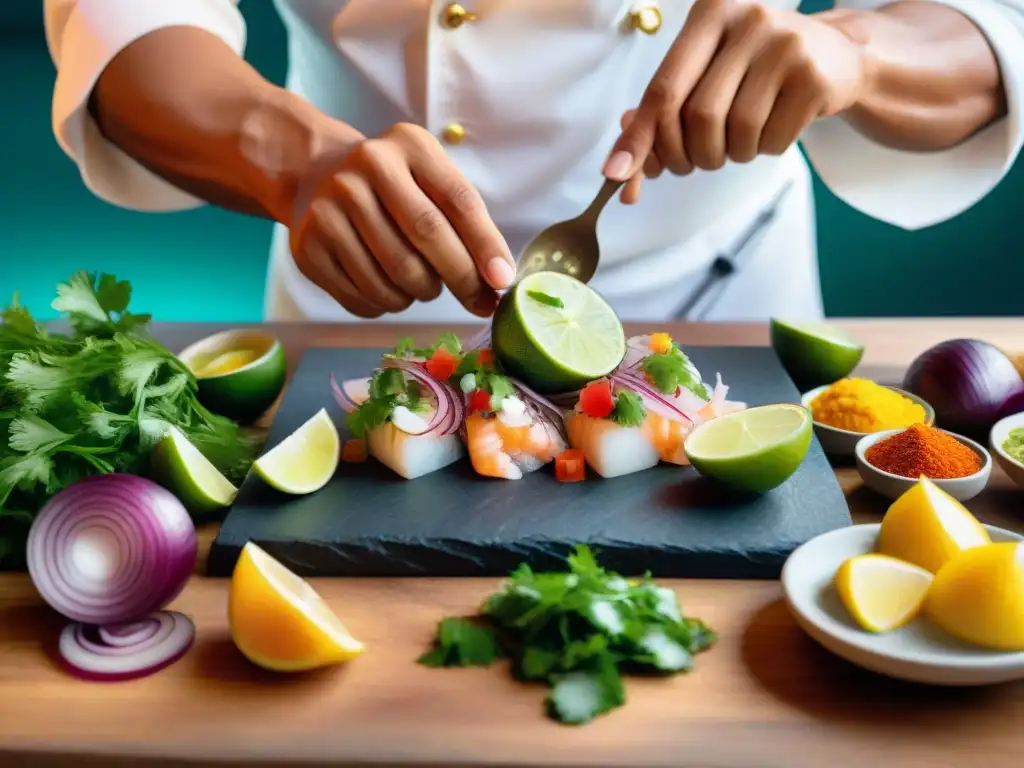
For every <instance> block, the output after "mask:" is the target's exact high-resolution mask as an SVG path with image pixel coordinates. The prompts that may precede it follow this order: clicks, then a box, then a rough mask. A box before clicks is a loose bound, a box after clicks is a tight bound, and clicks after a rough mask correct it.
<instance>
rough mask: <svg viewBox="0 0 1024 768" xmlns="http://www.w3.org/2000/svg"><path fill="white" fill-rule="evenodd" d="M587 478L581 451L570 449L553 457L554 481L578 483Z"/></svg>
mask: <svg viewBox="0 0 1024 768" xmlns="http://www.w3.org/2000/svg"><path fill="white" fill-rule="evenodd" d="M586 476H587V465H586V462H585V461H584V460H583V451H581V450H578V449H576V448H570V449H569V450H567V451H563V452H562V453H560V454H558V455H557V456H555V479H557V480H559V481H561V482H563V483H579V482H581V481H582V480H584V479H585V478H586Z"/></svg>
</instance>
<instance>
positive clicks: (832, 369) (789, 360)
mask: <svg viewBox="0 0 1024 768" xmlns="http://www.w3.org/2000/svg"><path fill="white" fill-rule="evenodd" d="M771 339H772V349H774V350H775V354H776V355H778V358H779V361H780V362H781V363H782V367H783V368H785V369H786V373H788V374H789V377H790V378H791V379H793V382H794V383H795V384H796V385H797V387H799V388H800V391H801V392H806V391H807V390H810V389H814V388H815V387H820V386H822V385H823V384H831V383H832V382H834V381H837V380H839V379H842V378H844V377H846V376H849V375H850V374H851V373H852V372H853V369H854V368H856V367H857V364H858V363H860V359H861V357H863V355H864V345H863V344H861V343H860V342H858V341H856V340H855V339H852V338H850V337H849V336H848V335H847V334H845V333H843V331H841V330H840V329H839V328H836V327H835V326H831V325H826V324H824V323H790V322H786V321H784V320H777V319H774V318H773V319H772V321H771Z"/></svg>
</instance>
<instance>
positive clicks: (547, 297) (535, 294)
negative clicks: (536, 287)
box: [526, 291, 565, 309]
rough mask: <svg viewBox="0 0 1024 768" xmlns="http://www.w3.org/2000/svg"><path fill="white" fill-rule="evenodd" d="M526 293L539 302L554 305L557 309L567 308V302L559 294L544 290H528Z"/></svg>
mask: <svg viewBox="0 0 1024 768" xmlns="http://www.w3.org/2000/svg"><path fill="white" fill-rule="evenodd" d="M526 295H527V296H529V297H530V298H531V299H533V300H534V301H536V302H537V303H538V304H544V305H545V306H548V307H554V308H555V309H565V302H564V301H562V300H561V299H560V298H558V297H557V296H552V295H551V294H548V293H544V292H543V291H527V292H526Z"/></svg>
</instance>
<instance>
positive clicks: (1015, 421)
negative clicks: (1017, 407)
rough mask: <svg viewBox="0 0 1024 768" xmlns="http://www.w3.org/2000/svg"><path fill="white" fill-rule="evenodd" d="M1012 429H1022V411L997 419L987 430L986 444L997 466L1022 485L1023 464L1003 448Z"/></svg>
mask: <svg viewBox="0 0 1024 768" xmlns="http://www.w3.org/2000/svg"><path fill="white" fill-rule="evenodd" d="M1014 429H1024V413H1015V414H1014V415H1013V416H1007V417H1006V418H1005V419H1000V420H999V421H997V422H996V423H995V425H994V426H993V427H992V431H991V432H989V436H988V444H989V446H990V447H991V448H992V453H994V454H995V456H996V461H998V462H999V466H1001V467H1002V468H1003V470H1004V471H1005V472H1006V474H1008V475H1009V476H1010V479H1011V480H1013V482H1015V483H1016V484H1017V485H1019V486H1022V487H1024V464H1022V463H1021V462H1019V461H1017V460H1016V459H1012V458H1010V454H1008V453H1007V452H1006V451H1004V450H1003V443H1004V442H1005V441H1006V438H1007V437H1009V435H1010V431H1011V430H1014Z"/></svg>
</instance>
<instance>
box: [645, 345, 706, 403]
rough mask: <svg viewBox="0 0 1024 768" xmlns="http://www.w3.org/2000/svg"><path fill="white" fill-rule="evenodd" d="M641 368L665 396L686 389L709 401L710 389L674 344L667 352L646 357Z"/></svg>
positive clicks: (688, 359)
mask: <svg viewBox="0 0 1024 768" xmlns="http://www.w3.org/2000/svg"><path fill="white" fill-rule="evenodd" d="M641 366H642V367H643V369H644V373H646V374H647V375H648V376H649V377H650V380H651V382H653V384H654V386H655V387H657V388H658V390H659V391H660V392H662V393H664V394H666V395H672V394H675V392H676V390H677V389H679V388H680V387H682V388H684V389H688V390H690V391H691V392H693V394H695V395H697V397H701V398H703V399H705V400H710V399H711V389H710V387H708V385H707V384H705V383H704V382H703V381H701V378H700V374H699V373H698V372H697V369H696V368H695V367H694V365H693V363H691V362H690V358H688V357H687V356H686V355H685V354H683V351H682V350H681V349H680V348H679V346H678V345H677V344H675V343H673V345H672V349H671V351H669V352H665V353H659V354H653V355H648V356H647V357H645V358H644V359H643V362H642V363H641Z"/></svg>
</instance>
